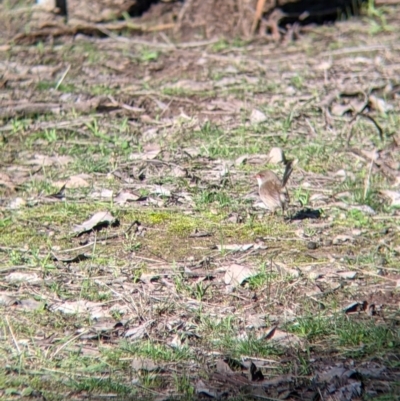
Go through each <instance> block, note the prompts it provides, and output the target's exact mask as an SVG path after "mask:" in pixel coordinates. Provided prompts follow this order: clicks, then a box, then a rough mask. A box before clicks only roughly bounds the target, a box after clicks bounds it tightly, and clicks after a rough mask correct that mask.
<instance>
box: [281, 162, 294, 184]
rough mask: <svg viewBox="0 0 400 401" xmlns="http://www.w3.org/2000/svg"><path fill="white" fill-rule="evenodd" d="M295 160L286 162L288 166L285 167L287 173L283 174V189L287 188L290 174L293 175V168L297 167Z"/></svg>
mask: <svg viewBox="0 0 400 401" xmlns="http://www.w3.org/2000/svg"><path fill="white" fill-rule="evenodd" d="M295 164H296V163H295V161H294V160H287V161H286V166H285V172H284V173H283V178H282V187H285V185H286V184H287V182H288V180H289V177H290V174H292V171H293V166H294V165H295Z"/></svg>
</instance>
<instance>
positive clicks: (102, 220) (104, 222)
mask: <svg viewBox="0 0 400 401" xmlns="http://www.w3.org/2000/svg"><path fill="white" fill-rule="evenodd" d="M117 222H118V220H117V219H116V218H115V217H114V216H113V215H112V214H111V213H110V212H107V211H103V212H97V213H95V214H94V215H93V216H92V217H91V218H90V219H89V220H86V221H85V222H83V223H82V224H78V225H76V226H75V227H74V228H73V232H74V233H75V234H78V235H80V234H83V233H84V232H87V231H91V230H93V229H99V228H101V227H105V226H109V225H115V224H117Z"/></svg>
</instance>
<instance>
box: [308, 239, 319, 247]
mask: <svg viewBox="0 0 400 401" xmlns="http://www.w3.org/2000/svg"><path fill="white" fill-rule="evenodd" d="M307 248H308V249H317V248H318V245H317V243H316V242H314V241H309V242H307Z"/></svg>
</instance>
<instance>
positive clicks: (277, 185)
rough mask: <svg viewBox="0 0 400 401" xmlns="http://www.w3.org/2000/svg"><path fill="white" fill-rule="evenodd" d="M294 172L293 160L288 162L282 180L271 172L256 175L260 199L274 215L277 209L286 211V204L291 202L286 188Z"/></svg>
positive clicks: (266, 171) (261, 172) (265, 171)
mask: <svg viewBox="0 0 400 401" xmlns="http://www.w3.org/2000/svg"><path fill="white" fill-rule="evenodd" d="M292 171H293V160H289V161H287V162H286V167H285V172H284V174H283V178H282V180H281V179H280V178H279V177H278V176H277V175H276V174H275V173H274V172H273V171H270V170H263V171H260V172H259V173H257V174H256V175H255V178H256V179H257V182H258V187H259V194H260V198H261V200H262V201H263V202H264V204H265V206H266V207H267V208H268V209H269V210H270V211H271V212H272V213H275V211H276V209H278V208H280V207H281V208H282V211H283V212H284V211H285V207H286V204H287V203H288V202H289V194H288V192H287V189H286V188H285V186H286V184H287V182H288V179H289V177H290V174H291V173H292Z"/></svg>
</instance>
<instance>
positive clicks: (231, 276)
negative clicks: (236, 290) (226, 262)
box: [224, 264, 257, 286]
mask: <svg viewBox="0 0 400 401" xmlns="http://www.w3.org/2000/svg"><path fill="white" fill-rule="evenodd" d="M256 274H257V271H256V270H255V269H252V268H250V267H247V266H243V265H237V264H232V265H230V266H228V267H227V269H226V273H225V278H224V282H225V284H227V285H234V286H238V285H241V284H242V283H243V282H244V281H245V280H247V279H248V278H250V277H252V276H255V275H256Z"/></svg>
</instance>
